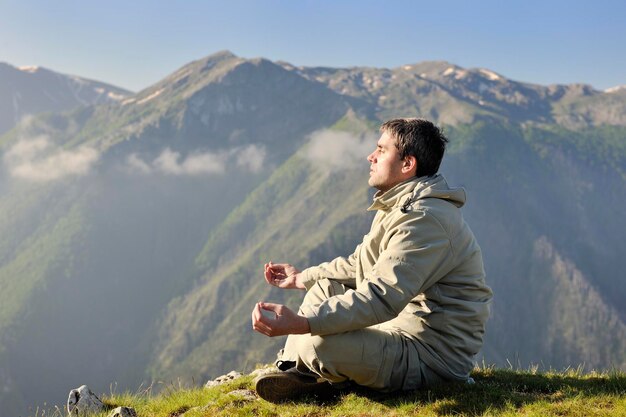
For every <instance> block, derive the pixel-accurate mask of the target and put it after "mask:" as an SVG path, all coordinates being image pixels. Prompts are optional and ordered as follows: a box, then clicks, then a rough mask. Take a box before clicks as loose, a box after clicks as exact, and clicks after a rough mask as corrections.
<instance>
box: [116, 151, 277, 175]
mask: <svg viewBox="0 0 626 417" xmlns="http://www.w3.org/2000/svg"><path fill="white" fill-rule="evenodd" d="M265 159H266V151H265V148H264V147H263V146H257V145H248V146H245V147H236V148H232V149H230V150H227V151H221V152H193V153H190V154H189V155H187V157H185V158H182V155H181V154H180V152H176V151H173V150H171V149H170V148H165V149H164V150H163V151H162V152H161V154H160V155H159V156H158V157H156V158H155V159H154V160H153V161H152V162H146V161H144V160H143V159H141V158H140V157H139V156H138V155H137V154H131V155H129V156H128V157H127V158H126V164H127V167H128V168H129V169H130V170H131V171H133V172H138V173H141V174H151V173H154V172H157V173H161V174H166V175H181V176H182V175H185V176H199V175H218V174H223V173H224V172H225V171H226V167H227V166H229V165H232V164H236V165H237V166H238V167H239V168H242V169H244V170H246V171H249V172H252V173H257V172H259V171H260V170H261V169H262V168H263V166H264V164H265Z"/></svg>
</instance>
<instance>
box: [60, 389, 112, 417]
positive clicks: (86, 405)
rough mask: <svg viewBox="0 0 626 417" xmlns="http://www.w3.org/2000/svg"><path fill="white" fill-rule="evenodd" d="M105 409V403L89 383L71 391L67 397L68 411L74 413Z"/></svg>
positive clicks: (95, 411)
mask: <svg viewBox="0 0 626 417" xmlns="http://www.w3.org/2000/svg"><path fill="white" fill-rule="evenodd" d="M103 410H104V404H102V401H100V398H98V397H97V396H96V394H94V393H93V392H91V390H90V389H89V387H88V386H87V385H83V386H81V387H80V388H76V389H73V390H71V391H70V395H69V397H68V398H67V412H68V413H70V414H72V415H85V414H88V413H99V412H101V411H103Z"/></svg>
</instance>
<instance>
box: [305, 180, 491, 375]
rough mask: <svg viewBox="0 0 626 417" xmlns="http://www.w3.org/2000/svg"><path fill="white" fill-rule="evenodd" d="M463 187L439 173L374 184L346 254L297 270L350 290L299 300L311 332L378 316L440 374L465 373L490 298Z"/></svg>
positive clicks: (350, 326) (367, 322) (361, 324)
mask: <svg viewBox="0 0 626 417" xmlns="http://www.w3.org/2000/svg"><path fill="white" fill-rule="evenodd" d="M464 203H465V190H463V189H462V188H456V189H451V188H449V187H448V184H447V183H446V180H445V179H444V178H443V176H441V175H436V176H434V177H421V178H414V179H411V180H409V181H406V182H403V183H401V184H398V185H396V186H395V187H394V188H392V189H390V190H388V191H387V192H385V193H381V192H380V191H379V192H378V193H377V194H376V195H375V196H374V202H373V204H372V205H371V206H370V207H369V209H368V210H377V213H376V216H375V217H374V221H373V222H372V227H371V230H370V232H369V233H368V234H367V235H365V236H364V237H363V242H362V243H361V244H359V246H357V248H356V250H355V251H354V253H353V254H352V255H350V256H349V257H348V258H343V257H339V258H336V259H334V260H333V261H331V262H326V263H323V264H321V265H319V266H316V267H312V268H308V269H306V270H304V271H303V272H302V274H303V275H302V277H303V280H304V284H305V285H306V287H307V288H310V287H311V286H312V285H313V284H314V282H315V281H316V280H319V279H324V278H329V279H333V280H337V281H339V282H341V283H342V284H344V285H346V286H347V287H349V288H352V289H354V290H355V291H348V292H347V293H346V294H342V295H337V296H334V297H331V298H330V299H328V300H326V301H325V302H323V303H321V304H318V305H308V306H302V307H301V311H302V313H301V314H303V315H304V316H305V317H307V318H308V320H309V324H310V326H311V334H313V335H326V334H334V333H341V332H346V331H350V330H356V329H362V328H365V327H368V326H372V325H377V324H380V327H382V328H386V329H395V330H397V331H398V332H400V333H401V334H403V335H404V336H406V337H407V338H409V339H410V340H411V342H412V343H413V344H414V346H416V350H417V353H418V355H419V360H422V361H423V362H424V363H425V364H426V365H428V366H429V367H430V368H431V369H432V370H434V371H435V372H436V373H437V374H439V375H440V376H441V377H443V378H445V379H459V380H464V379H467V377H468V376H469V372H470V370H471V369H472V367H473V363H474V356H475V355H476V354H477V353H478V351H479V350H480V348H481V346H482V343H483V334H484V331H485V323H486V321H487V318H488V315H489V304H490V302H491V298H492V292H491V289H490V288H489V287H488V286H487V285H486V284H485V272H484V268H483V261H482V255H481V251H480V247H479V246H478V243H477V242H476V239H475V238H474V235H473V233H472V231H471V230H470V228H469V227H468V226H467V224H466V223H465V221H464V220H463V216H462V215H461V210H460V207H461V206H463V204H464Z"/></svg>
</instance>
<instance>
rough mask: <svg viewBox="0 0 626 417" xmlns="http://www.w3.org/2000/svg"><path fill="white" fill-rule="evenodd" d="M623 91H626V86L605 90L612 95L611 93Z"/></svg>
mask: <svg viewBox="0 0 626 417" xmlns="http://www.w3.org/2000/svg"><path fill="white" fill-rule="evenodd" d="M622 90H626V84H625V85H616V86H615V87H611V88H607V89H606V90H604V92H605V93H609V94H611V93H617V92H618V91H622Z"/></svg>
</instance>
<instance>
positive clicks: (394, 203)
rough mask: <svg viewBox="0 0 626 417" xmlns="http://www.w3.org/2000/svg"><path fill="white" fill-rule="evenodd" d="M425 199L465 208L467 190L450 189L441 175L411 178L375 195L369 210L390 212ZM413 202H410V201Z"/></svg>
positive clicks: (459, 188) (460, 188)
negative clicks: (444, 201)
mask: <svg viewBox="0 0 626 417" xmlns="http://www.w3.org/2000/svg"><path fill="white" fill-rule="evenodd" d="M424 198H439V199H442V200H446V201H449V202H450V203H452V204H454V205H455V206H457V207H463V205H464V204H465V200H466V195H465V189H464V188H462V187H457V188H450V186H448V183H447V181H446V179H445V178H444V177H443V175H441V174H437V175H434V176H430V177H429V176H424V177H419V178H411V179H409V180H406V181H404V182H401V183H400V184H398V185H396V186H394V187H393V188H391V189H389V190H387V191H386V192H381V191H378V192H377V193H376V194H374V201H373V203H372V205H371V206H370V207H369V208H368V210H384V211H387V210H390V209H392V208H394V207H398V206H405V205H410V204H411V202H415V201H417V200H421V199H424ZM409 199H410V200H411V201H408V200H409Z"/></svg>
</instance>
